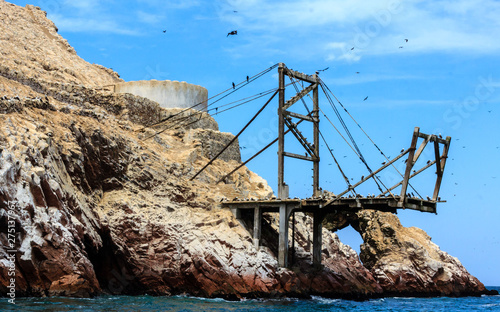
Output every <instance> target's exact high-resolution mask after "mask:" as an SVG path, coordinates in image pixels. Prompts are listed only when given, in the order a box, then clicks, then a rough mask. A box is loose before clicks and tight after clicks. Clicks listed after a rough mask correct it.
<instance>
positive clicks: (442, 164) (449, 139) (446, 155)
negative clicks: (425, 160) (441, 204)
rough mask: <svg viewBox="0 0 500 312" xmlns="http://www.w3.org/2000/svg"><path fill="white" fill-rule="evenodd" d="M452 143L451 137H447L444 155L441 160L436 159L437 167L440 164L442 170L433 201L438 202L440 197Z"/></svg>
mask: <svg viewBox="0 0 500 312" xmlns="http://www.w3.org/2000/svg"><path fill="white" fill-rule="evenodd" d="M450 143H451V137H449V136H448V137H446V143H445V144H444V147H443V154H442V156H441V159H436V166H437V163H438V162H439V163H440V164H439V167H437V168H439V169H440V170H439V171H437V178H436V186H435V187H434V194H433V195H432V200H436V201H437V200H438V196H439V189H440V188H441V181H442V180H443V172H444V167H445V165H446V159H448V150H449V149H450Z"/></svg>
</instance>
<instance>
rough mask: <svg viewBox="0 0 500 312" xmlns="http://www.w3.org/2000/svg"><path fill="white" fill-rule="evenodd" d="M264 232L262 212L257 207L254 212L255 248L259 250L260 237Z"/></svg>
mask: <svg viewBox="0 0 500 312" xmlns="http://www.w3.org/2000/svg"><path fill="white" fill-rule="evenodd" d="M261 232H262V211H261V209H260V207H259V206H258V205H257V206H256V207H255V209H254V212H253V244H254V246H255V248H257V249H259V246H260V236H261Z"/></svg>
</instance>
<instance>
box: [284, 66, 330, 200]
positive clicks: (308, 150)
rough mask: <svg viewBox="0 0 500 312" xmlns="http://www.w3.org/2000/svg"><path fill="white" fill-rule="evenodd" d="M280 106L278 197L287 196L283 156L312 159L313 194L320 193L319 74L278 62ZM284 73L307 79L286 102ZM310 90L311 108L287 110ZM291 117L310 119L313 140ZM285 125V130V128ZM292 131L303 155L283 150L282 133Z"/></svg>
mask: <svg viewBox="0 0 500 312" xmlns="http://www.w3.org/2000/svg"><path fill="white" fill-rule="evenodd" d="M278 74H279V107H278V120H279V129H278V133H279V134H278V135H279V136H278V144H279V145H278V198H283V199H285V198H287V197H288V186H287V185H286V184H285V180H284V172H285V156H286V157H292V158H297V159H302V160H307V161H312V162H313V196H318V195H319V160H320V158H319V106H318V105H319V104H318V86H319V77H318V76H317V75H312V76H310V75H306V74H303V73H300V72H297V71H294V70H291V69H288V68H287V67H286V66H285V64H283V63H279V66H278ZM285 76H288V77H290V79H292V80H293V79H297V80H301V81H304V82H307V83H310V85H308V86H307V87H305V88H304V89H303V90H302V91H300V92H298V93H297V94H296V95H294V96H293V97H292V98H290V99H289V100H288V101H286V102H285ZM311 91H312V92H313V110H312V111H311V112H310V113H309V114H308V115H302V114H298V113H294V112H291V111H289V110H288V109H289V108H290V107H292V105H294V104H295V103H297V102H298V101H300V100H301V99H302V98H303V97H304V96H306V95H307V94H308V93H310V92H311ZM292 118H297V119H300V122H302V121H308V122H312V123H313V136H314V138H313V144H311V143H310V142H309V141H308V140H307V138H306V137H305V136H304V135H303V134H302V132H300V131H299V129H298V127H297V125H298V123H294V122H293V119H292ZM285 126H286V127H287V128H288V130H285ZM286 132H292V134H293V135H294V137H295V138H296V139H297V140H298V141H299V143H300V144H301V145H302V146H303V147H304V150H305V156H303V155H299V154H294V153H289V152H285V133H286Z"/></svg>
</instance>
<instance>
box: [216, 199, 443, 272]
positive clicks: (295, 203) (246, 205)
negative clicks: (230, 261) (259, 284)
mask: <svg viewBox="0 0 500 312" xmlns="http://www.w3.org/2000/svg"><path fill="white" fill-rule="evenodd" d="M437 203H438V201H434V200H423V199H421V198H411V197H405V198H404V199H403V200H402V198H401V197H399V196H394V197H392V196H391V197H381V196H378V197H375V196H372V197H370V196H369V197H361V196H358V197H316V198H307V199H298V198H295V199H277V198H273V199H265V200H261V199H257V200H248V199H246V200H238V199H234V200H230V201H223V202H222V203H221V206H222V208H228V209H231V211H232V212H233V214H234V215H235V216H236V218H238V219H241V216H242V210H248V209H253V215H254V220H253V225H254V229H253V241H254V244H255V246H256V247H259V245H260V238H261V233H262V213H264V212H277V213H279V245H278V265H279V266H281V267H288V230H289V228H288V224H289V219H290V216H291V214H292V212H309V213H312V215H313V253H312V258H313V263H314V265H321V249H322V236H321V232H322V222H323V219H324V218H325V216H326V215H327V214H329V213H337V212H341V211H353V212H356V211H358V210H361V209H374V210H379V211H386V212H392V213H395V212H396V211H397V209H413V210H417V211H421V212H430V213H436V205H437Z"/></svg>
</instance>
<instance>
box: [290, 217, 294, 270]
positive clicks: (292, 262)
mask: <svg viewBox="0 0 500 312" xmlns="http://www.w3.org/2000/svg"><path fill="white" fill-rule="evenodd" d="M294 263H295V211H292V261H291V263H290V265H291V266H293V264H294Z"/></svg>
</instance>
